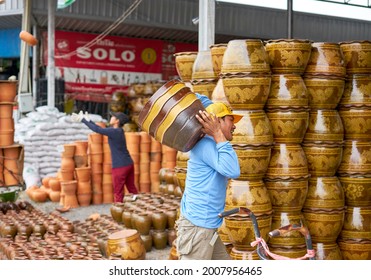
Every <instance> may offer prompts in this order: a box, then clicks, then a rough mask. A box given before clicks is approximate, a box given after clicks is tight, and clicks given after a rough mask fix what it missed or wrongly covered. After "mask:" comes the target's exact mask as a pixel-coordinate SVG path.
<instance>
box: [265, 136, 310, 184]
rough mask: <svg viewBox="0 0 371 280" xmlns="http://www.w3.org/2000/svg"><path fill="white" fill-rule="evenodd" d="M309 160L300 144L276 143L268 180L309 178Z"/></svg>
mask: <svg viewBox="0 0 371 280" xmlns="http://www.w3.org/2000/svg"><path fill="white" fill-rule="evenodd" d="M308 177H309V172H308V162H307V159H306V157H305V153H304V150H303V148H302V147H301V145H300V144H283V143H282V144H276V145H273V147H272V155H271V160H270V162H269V166H268V170H267V172H266V178H267V179H268V180H281V179H284V180H286V179H302V178H308Z"/></svg>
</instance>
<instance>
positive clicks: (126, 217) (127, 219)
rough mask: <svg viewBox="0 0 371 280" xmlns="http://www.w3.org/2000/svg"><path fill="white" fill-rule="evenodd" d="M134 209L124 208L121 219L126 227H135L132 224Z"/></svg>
mask: <svg viewBox="0 0 371 280" xmlns="http://www.w3.org/2000/svg"><path fill="white" fill-rule="evenodd" d="M132 212H133V210H132V209H124V210H123V212H122V215H121V221H122V223H123V224H124V225H125V227H126V228H133V226H132V224H131V214H132Z"/></svg>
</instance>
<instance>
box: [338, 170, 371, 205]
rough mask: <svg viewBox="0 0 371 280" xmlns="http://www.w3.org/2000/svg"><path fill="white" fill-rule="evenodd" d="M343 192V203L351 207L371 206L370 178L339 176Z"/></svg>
mask: <svg viewBox="0 0 371 280" xmlns="http://www.w3.org/2000/svg"><path fill="white" fill-rule="evenodd" d="M339 180H340V182H341V185H342V187H343V189H344V193H345V205H347V206H353V207H357V206H358V207H368V206H371V178H365V177H356V176H344V177H343V176H342V177H339Z"/></svg>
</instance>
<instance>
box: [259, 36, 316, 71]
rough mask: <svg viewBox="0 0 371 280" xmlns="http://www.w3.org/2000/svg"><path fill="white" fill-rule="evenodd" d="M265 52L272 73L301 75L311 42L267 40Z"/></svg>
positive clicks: (309, 52) (310, 48) (310, 49)
mask: <svg viewBox="0 0 371 280" xmlns="http://www.w3.org/2000/svg"><path fill="white" fill-rule="evenodd" d="M265 50H266V52H267V53H268V59H269V64H270V66H271V70H272V72H273V73H277V74H290V73H293V74H299V75H303V74H304V71H305V68H306V67H307V64H308V61H309V58H310V55H311V52H312V42H311V41H309V40H300V39H278V40H269V41H267V42H266V44H265Z"/></svg>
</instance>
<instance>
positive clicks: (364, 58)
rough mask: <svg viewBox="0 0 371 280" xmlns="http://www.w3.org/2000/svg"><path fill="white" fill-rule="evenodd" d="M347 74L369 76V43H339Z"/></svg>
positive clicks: (370, 46) (370, 67)
mask: <svg viewBox="0 0 371 280" xmlns="http://www.w3.org/2000/svg"><path fill="white" fill-rule="evenodd" d="M340 48H341V51H342V52H343V55H344V65H345V67H346V73H347V74H369V73H370V71H371V63H370V61H371V41H349V42H341V43H340Z"/></svg>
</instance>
